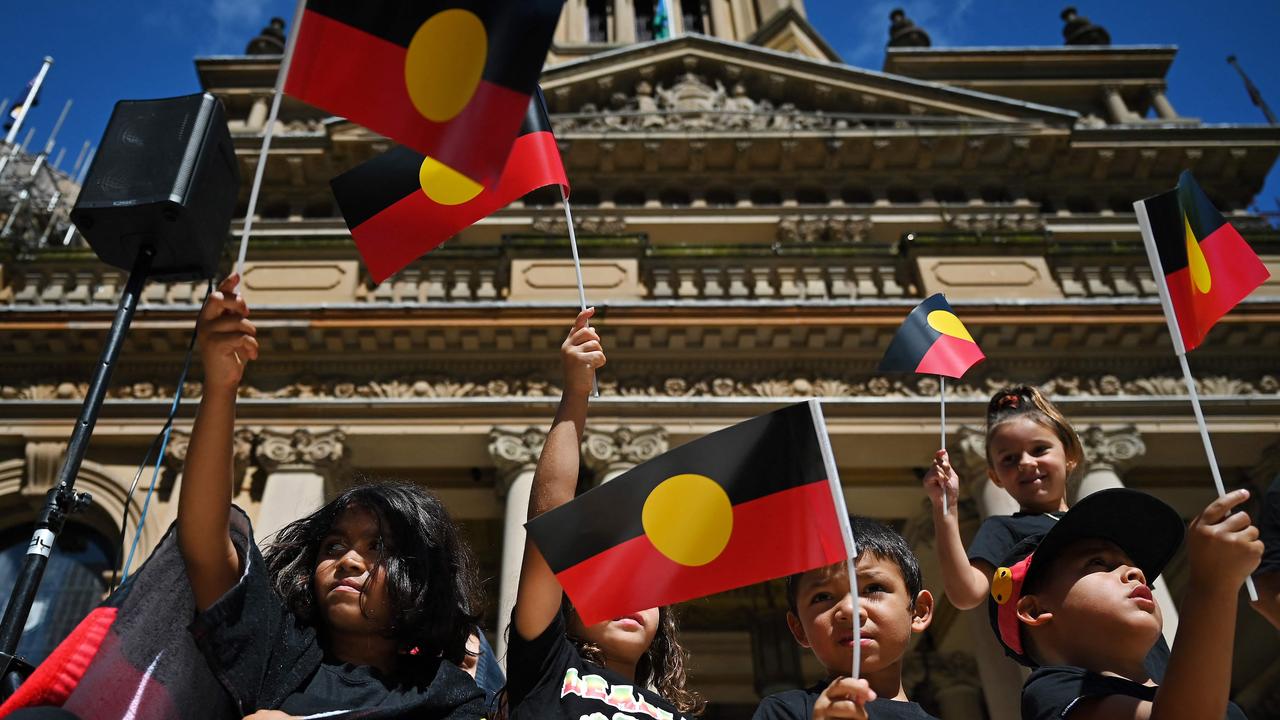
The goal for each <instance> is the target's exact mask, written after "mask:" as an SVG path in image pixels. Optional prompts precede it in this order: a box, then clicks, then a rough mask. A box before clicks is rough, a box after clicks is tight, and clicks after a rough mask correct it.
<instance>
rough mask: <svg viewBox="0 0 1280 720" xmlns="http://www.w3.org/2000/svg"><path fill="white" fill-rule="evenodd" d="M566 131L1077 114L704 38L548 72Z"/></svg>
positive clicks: (1046, 120) (1058, 120)
mask: <svg viewBox="0 0 1280 720" xmlns="http://www.w3.org/2000/svg"><path fill="white" fill-rule="evenodd" d="M542 86H543V89H544V90H545V91H546V95H547V102H548V104H549V105H550V109H551V112H552V113H553V114H554V115H556V116H557V123H556V125H557V131H562V130H563V131H574V130H581V129H585V130H596V131H618V132H626V131H659V130H663V129H668V130H670V129H678V130H698V129H700V126H701V125H705V126H706V127H705V128H703V129H707V130H713V129H714V130H717V131H731V132H732V131H748V132H769V131H795V130H839V129H841V128H845V127H851V128H857V127H882V126H889V127H912V126H916V125H928V124H933V125H935V126H936V125H937V124H938V123H940V122H942V123H945V122H948V121H951V122H954V121H956V120H960V121H968V122H972V123H997V124H1006V123H1015V124H1021V123H1028V124H1038V125H1042V126H1052V127H1070V126H1071V125H1072V123H1073V122H1074V121H1075V120H1076V118H1077V115H1076V114H1075V113H1073V112H1071V111H1068V110H1063V109H1060V108H1053V107H1048V106H1044V105H1036V104H1034V103H1025V102H1020V101H1016V100H1010V99H1008V98H1002V97H997V96H993V95H987V94H985V93H980V92H975V91H971V90H965V89H962V88H956V87H950V86H947V85H943V84H940V83H933V82H928V81H922V80H915V79H912V78H908V77H904V76H900V75H893V74H890V73H885V72H878V71H874V70H865V69H861V68H855V67H852V66H849V65H843V64H838V63H832V62H828V61H825V60H818V59H814V58H807V57H801V56H799V55H796V54H794V53H789V52H781V51H777V50H771V49H768V48H762V47H758V46H754V45H749V44H744V43H735V42H730V41H725V40H721V39H718V38H711V37H706V36H703V35H687V36H683V37H680V38H676V39H673V40H662V41H656V42H649V43H641V44H638V45H631V46H628V47H625V48H619V49H616V50H610V51H606V52H602V53H599V54H597V55H592V56H590V57H587V58H583V59H581V60H575V61H573V62H569V63H564V64H561V65H556V66H553V67H550V68H548V69H546V70H545V71H544V72H543V76H542Z"/></svg>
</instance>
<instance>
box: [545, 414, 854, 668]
mask: <svg viewBox="0 0 1280 720" xmlns="http://www.w3.org/2000/svg"><path fill="white" fill-rule="evenodd" d="M525 527H526V528H527V529H528V531H529V537H530V538H532V539H533V541H534V542H535V543H536V544H537V545H538V549H539V550H540V551H541V552H542V555H543V557H544V558H546V560H547V564H548V565H549V566H550V567H551V570H552V572H554V573H555V576H556V579H557V580H559V581H560V585H561V586H562V587H563V588H564V591H565V593H566V594H567V595H568V596H569V599H570V600H571V601H572V602H573V607H574V609H575V610H576V611H577V613H578V616H579V617H580V618H582V621H583V622H584V623H586V624H588V625H590V624H592V623H595V622H599V621H600V620H603V619H607V618H611V617H618V616H620V615H625V614H626V613H629V612H634V611H637V610H644V609H647V608H652V607H661V606H664V605H671V604H673V603H678V602H682V601H684V600H690V599H693V598H699V597H703V596H706V595H711V594H713V593H718V592H723V591H725V590H732V589H733V588H738V587H742V586H744V585H751V584H753V583H758V582H763V581H765V580H771V579H773V578H777V577H784V576H786V575H792V574H795V573H801V572H805V571H808V570H812V569H814V568H820V567H825V566H828V565H834V564H836V563H841V562H845V563H848V570H849V572H850V576H849V577H850V580H849V583H850V588H851V594H852V595H853V602H854V604H855V607H854V617H855V618H856V617H857V614H858V611H857V607H856V604H857V602H858V596H857V576H856V575H855V574H853V573H854V566H853V562H852V558H853V556H854V553H855V550H856V549H855V548H854V546H853V535H852V532H851V531H850V528H849V514H848V511H847V510H846V509H845V503H844V494H843V491H842V490H841V487H840V480H839V478H838V477H837V476H836V466H835V461H834V458H833V457H832V455H831V448H830V444H829V442H828V440H827V436H826V431H825V427H824V425H823V421H822V414H821V407H820V406H818V405H817V401H810V402H805V403H798V404H796V405H790V406H788V407H785V408H782V409H780V410H775V411H773V412H771V413H768V414H766V415H761V416H759V417H756V418H752V419H751V420H747V421H745V422H741V423H738V424H737V425H734V426H731V427H728V428H725V429H723V430H719V431H717V432H714V433H711V434H710V435H707V436H705V437H701V438H698V439H697V440H694V441H692V442H689V443H686V444H684V445H682V446H680V447H678V448H675V449H673V450H670V451H669V452H666V453H664V454H662V455H660V456H658V457H656V458H654V459H652V460H649V461H647V462H644V463H642V464H640V465H637V466H636V467H634V468H632V469H631V470H628V471H627V472H626V473H623V474H622V475H620V476H618V477H617V478H614V479H613V480H610V481H609V482H607V483H605V484H604V485H601V486H599V487H596V488H594V489H592V490H590V491H588V492H586V493H583V494H582V495H580V496H579V497H577V498H575V499H574V500H573V501H572V502H569V503H566V504H564V505H561V506H560V507H558V508H556V509H554V510H551V511H549V512H546V513H543V514H542V515H539V516H538V517H536V518H534V519H532V520H530V521H529V523H528V524H527V525H526V526H525ZM854 632H855V633H856V632H857V628H856V622H855V629H854ZM858 647H859V643H858V642H857V638H856V636H855V642H854V658H855V660H854V663H855V667H854V668H853V670H854V677H856V676H857V672H858V669H859V668H858V666H857V663H858V660H857V658H859V657H860V656H859V654H858V653H859V650H858Z"/></svg>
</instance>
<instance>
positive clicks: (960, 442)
mask: <svg viewBox="0 0 1280 720" xmlns="http://www.w3.org/2000/svg"><path fill="white" fill-rule="evenodd" d="M953 438H954V439H953V440H952V445H951V448H952V450H951V464H952V467H954V468H955V469H956V474H957V475H959V476H960V481H961V483H962V485H963V487H964V488H965V489H966V490H967V491H968V493H969V495H970V496H971V497H972V498H973V499H974V502H975V504H976V505H977V506H978V514H979V515H980V516H981V517H982V518H983V519H986V518H987V517H990V516H991V515H1012V514H1013V513H1014V512H1016V511H1017V510H1018V503H1017V502H1015V501H1014V499H1013V498H1012V497H1010V496H1009V493H1007V492H1005V491H1004V490H1002V489H1001V488H999V487H997V486H996V485H995V484H994V483H992V482H991V481H990V480H989V479H988V478H987V437H986V433H984V432H982V431H981V430H978V429H976V428H971V427H961V428H960V430H959V431H958V432H957V433H956V434H955V435H954V436H953ZM965 615H966V616H967V618H968V622H969V633H970V635H971V636H972V637H973V658H974V660H976V661H977V665H978V677H979V678H980V679H981V681H982V694H983V696H984V697H985V698H986V701H987V713H988V715H989V717H990V718H991V720H1019V718H1021V717H1022V706H1021V700H1020V698H1021V697H1022V680H1023V672H1022V669H1021V667H1019V666H1018V664H1017V663H1015V662H1014V661H1013V660H1010V659H1009V658H1008V657H1006V656H1005V654H1004V650H1003V649H1002V648H1001V647H1000V645H999V643H997V642H996V639H995V636H994V635H992V634H991V623H990V622H989V621H988V620H987V608H986V605H985V604H984V605H979V606H978V607H976V608H974V609H972V610H970V611H968V612H966V613H965ZM958 692H959V691H957V693H958ZM949 700H950V701H951V702H957V703H958V702H961V701H960V700H958V699H955V698H949ZM939 702H940V703H941V702H942V698H941V697H939ZM945 717H947V720H950V716H945Z"/></svg>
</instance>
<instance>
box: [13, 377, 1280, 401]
mask: <svg viewBox="0 0 1280 720" xmlns="http://www.w3.org/2000/svg"><path fill="white" fill-rule="evenodd" d="M1010 382H1011V379H1010V378H1007V377H1003V376H999V375H991V376H988V377H986V378H981V379H970V380H966V381H961V382H954V383H948V384H947V395H948V397H951V398H955V399H961V398H965V399H982V400H985V399H986V398H988V397H989V396H990V395H991V394H992V393H993V392H995V391H996V390H998V389H999V388H1001V387H1004V386H1005V385H1008V384H1010ZM1039 385H1040V388H1041V389H1042V390H1043V391H1044V392H1046V393H1048V394H1049V395H1054V396H1058V397H1120V396H1132V397H1181V396H1184V395H1185V394H1186V390H1185V386H1184V384H1183V379H1182V377H1181V376H1175V375H1152V376H1141V377H1131V378H1122V377H1120V376H1117V375H1110V374H1106V375H1097V376H1082V375H1059V376H1055V377H1052V378H1049V379H1046V380H1043V381H1042V382H1040V384H1039ZM1196 385H1197V388H1198V390H1199V392H1200V393H1201V394H1204V395H1209V396H1220V397H1221V396H1257V395H1280V376H1277V375H1273V374H1263V375H1259V376H1256V377H1252V378H1243V377H1234V376H1227V375H1208V376H1203V377H1201V378H1199V379H1197V381H1196ZM86 389H87V384H86V383H73V382H36V383H30V384H24V385H14V384H6V385H0V401H4V400H17V401H23V400H25V401H30V400H80V399H83V397H84V393H85V391H86ZM201 390H202V389H201V385H200V383H198V382H189V383H186V384H185V385H184V386H183V397H186V398H197V397H199V396H200V394H201ZM600 391H601V394H603V395H612V396H620V397H635V398H644V397H687V398H695V397H706V398H729V397H735V398H742V397H750V398H770V397H779V398H782V397H788V398H789V397H831V398H843V397H936V396H937V394H938V381H937V379H936V378H933V377H919V378H916V377H896V376H883V375H873V376H869V377H868V376H861V377H853V376H850V377H809V376H803V377H796V376H780V375H766V376H755V377H732V376H728V375H720V374H716V375H692V376H690V375H669V376H667V375H664V376H643V375H642V376H631V377H621V378H619V377H617V376H612V377H611V376H608V375H606V376H603V377H602V378H601V379H600ZM559 395H560V387H559V386H558V385H557V384H556V383H555V382H554V381H552V380H550V379H545V378H541V377H529V376H525V377H515V376H512V377H503V378H489V379H478V380H468V379H462V378H457V377H445V376H431V377H397V378H392V379H387V380H360V381H352V380H347V379H333V380H323V379H314V380H312V379H307V380H297V381H292V382H286V383H283V384H280V385H274V386H271V387H260V386H255V385H252V384H245V385H242V386H241V387H240V396H241V397H244V398H253V399H264V400H301V401H305V400H334V399H337V400H342V399H363V400H378V399H388V400H404V399H428V398H479V397H511V398H529V397H558V396H559ZM107 396H108V397H109V398H112V399H119V400H156V399H161V398H169V397H173V387H172V386H166V385H163V384H155V383H151V382H137V383H131V384H126V385H123V386H120V387H116V388H112V389H111V390H110V391H108V393H107Z"/></svg>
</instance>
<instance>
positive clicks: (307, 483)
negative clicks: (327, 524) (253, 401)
mask: <svg viewBox="0 0 1280 720" xmlns="http://www.w3.org/2000/svg"><path fill="white" fill-rule="evenodd" d="M346 439H347V438H346V435H345V434H344V433H343V432H342V431H341V430H339V429H337V428H333V429H330V430H322V431H316V432H312V431H311V430H305V429H302V428H299V429H297V430H294V431H292V432H284V431H280V430H275V429H272V428H263V429H262V431H261V432H260V433H259V435H258V447H257V448H256V450H255V452H254V459H255V460H257V462H258V465H259V466H261V467H262V469H263V470H265V471H266V473H267V482H266V484H265V486H264V487H263V490H262V503H261V504H259V505H258V517H257V520H256V521H255V522H254V524H253V532H254V536H255V537H256V538H257V540H258V544H260V545H261V544H264V543H266V542H268V541H270V539H271V537H272V536H273V535H275V534H276V533H277V532H279V530H280V529H281V528H283V527H284V526H285V525H288V524H289V523H291V522H293V521H294V520H297V519H298V518H301V517H303V516H305V515H307V514H308V513H311V512H313V511H315V510H317V509H319V508H320V506H322V505H324V501H325V495H326V492H327V491H329V490H331V489H332V485H333V482H334V481H335V480H336V479H337V477H338V474H339V473H340V472H341V471H342V469H343V468H344V467H345V465H346V462H345V461H346V454H347V453H346Z"/></svg>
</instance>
